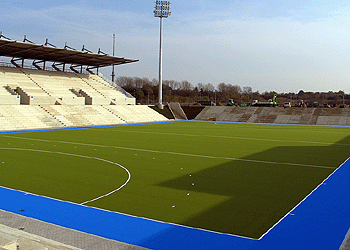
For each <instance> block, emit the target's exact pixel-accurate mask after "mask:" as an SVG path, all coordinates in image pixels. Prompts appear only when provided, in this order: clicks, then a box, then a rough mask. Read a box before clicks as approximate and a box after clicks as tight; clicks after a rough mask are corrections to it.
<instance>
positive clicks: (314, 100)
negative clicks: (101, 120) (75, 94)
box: [116, 76, 350, 107]
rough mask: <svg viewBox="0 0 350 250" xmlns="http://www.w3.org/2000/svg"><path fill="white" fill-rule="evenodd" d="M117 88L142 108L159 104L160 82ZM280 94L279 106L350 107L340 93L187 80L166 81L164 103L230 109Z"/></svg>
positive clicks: (134, 81) (136, 80)
mask: <svg viewBox="0 0 350 250" xmlns="http://www.w3.org/2000/svg"><path fill="white" fill-rule="evenodd" d="M116 84H117V85H118V86H120V87H122V88H123V89H125V90H126V91H127V92H129V93H130V94H131V95H133V96H134V97H135V98H136V102H137V103H140V104H154V103H157V102H158V91H159V90H158V80H157V79H152V80H150V79H148V78H146V77H144V78H140V77H126V76H120V77H118V78H117V79H116ZM275 94H277V96H278V99H277V100H278V103H280V104H282V103H284V102H291V103H292V105H293V106H294V105H296V104H297V102H298V101H299V100H303V101H304V102H305V103H306V104H307V105H308V106H316V105H317V106H324V105H327V106H330V107H335V106H339V105H342V104H343V103H344V104H346V105H349V104H350V95H349V94H345V93H344V92H343V91H338V92H332V91H329V92H304V91H303V90H300V91H299V92H298V93H297V94H296V93H277V92H275V91H265V92H262V93H259V91H253V89H252V88H251V87H249V86H244V87H241V86H239V85H234V84H230V83H220V84H218V85H217V86H216V87H215V86H214V85H213V84H211V83H206V84H204V83H197V84H195V85H194V84H192V83H190V82H188V81H186V80H184V81H174V80H164V81H163V102H180V103H181V104H183V105H186V104H194V103H197V102H198V101H212V102H214V103H216V104H217V105H226V104H227V103H228V102H229V100H233V101H234V102H235V103H249V102H252V101H253V100H259V101H267V100H269V99H271V98H272V97H273V95H275Z"/></svg>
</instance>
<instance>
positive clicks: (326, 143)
mask: <svg viewBox="0 0 350 250" xmlns="http://www.w3.org/2000/svg"><path fill="white" fill-rule="evenodd" d="M113 131H122V132H123V133H124V132H128V133H140V134H155V135H173V136H174V135H176V136H192V137H209V138H223V139H236V140H237V139H238V140H251V141H269V142H290V143H309V144H321V145H342V146H350V144H346V143H332V142H316V141H286V140H278V139H263V138H249V137H239V136H223V135H193V134H176V133H161V132H148V131H134V130H119V129H114V130H113Z"/></svg>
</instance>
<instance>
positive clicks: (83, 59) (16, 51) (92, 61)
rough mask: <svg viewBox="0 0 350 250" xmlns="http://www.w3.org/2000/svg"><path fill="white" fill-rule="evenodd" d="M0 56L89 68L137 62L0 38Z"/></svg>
mask: <svg viewBox="0 0 350 250" xmlns="http://www.w3.org/2000/svg"><path fill="white" fill-rule="evenodd" d="M0 56H6V57H13V58H20V59H30V60H40V61H44V62H57V63H65V64H75V65H86V66H89V67H94V68H95V67H96V68H99V67H106V66H110V65H120V64H126V63H132V62H137V61H138V60H133V59H125V58H121V57H116V56H110V55H107V54H104V53H102V54H100V53H99V54H95V53H92V52H91V51H88V50H85V51H78V50H74V49H72V48H69V47H68V46H65V48H57V47H54V46H48V45H38V44H34V43H26V42H18V41H14V40H10V39H1V37H0Z"/></svg>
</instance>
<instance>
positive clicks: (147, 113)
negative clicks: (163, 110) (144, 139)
mask: <svg viewBox="0 0 350 250" xmlns="http://www.w3.org/2000/svg"><path fill="white" fill-rule="evenodd" d="M105 107H106V108H107V109H108V110H110V111H111V112H113V113H114V114H116V115H118V116H119V117H121V118H122V119H123V120H125V121H126V122H127V123H139V122H140V123H141V122H157V121H167V120H168V119H167V118H166V117H164V116H163V115H161V114H159V113H158V112H157V111H154V110H153V109H151V108H149V107H148V106H143V105H110V106H105Z"/></svg>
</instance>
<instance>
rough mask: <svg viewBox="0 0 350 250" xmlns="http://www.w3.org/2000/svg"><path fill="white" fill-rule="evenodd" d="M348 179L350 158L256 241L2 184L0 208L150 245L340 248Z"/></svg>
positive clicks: (348, 211)
mask: <svg viewBox="0 0 350 250" xmlns="http://www.w3.org/2000/svg"><path fill="white" fill-rule="evenodd" d="M150 124H151V123H150ZM152 124H154V123H152ZM133 125H135V124H133ZM142 125H145V124H142ZM103 127H104V126H103ZM95 128H96V127H95ZM75 129H81V128H75ZM52 130H53V129H52ZM35 131H36V132H37V131H38V130H35ZM41 131H42V130H41ZM46 131H47V130H46ZM16 132H17V131H16ZM18 132H19V131H18ZM18 132H17V133H18ZM21 132H22V133H23V132H29V131H21ZM30 132H34V131H30ZM5 133H6V134H8V133H11V132H5ZM12 133H15V132H12ZM2 134H4V133H2ZM349 180H350V158H349V159H348V160H347V161H346V162H345V163H343V164H342V165H341V166H340V167H339V168H338V169H337V170H336V171H335V172H334V173H333V174H332V175H330V176H329V177H328V178H327V179H326V180H325V181H324V182H323V183H321V184H320V185H319V186H318V188H317V189H316V190H314V192H313V193H312V194H311V195H309V196H308V197H307V198H306V199H305V200H304V201H303V202H301V203H300V204H299V205H298V206H297V207H295V208H294V209H293V210H292V211H291V212H290V213H289V214H288V215H286V216H285V217H284V218H283V219H282V220H281V221H280V222H279V223H278V224H277V225H276V226H275V227H273V228H272V229H271V230H270V231H269V232H268V233H267V234H266V235H264V237H262V238H261V239H259V240H255V239H247V238H242V237H239V236H233V235H226V234H220V233H215V232H209V231H204V230H200V229H193V228H187V227H183V226H180V225H173V224H168V223H163V222H158V221H153V220H148V219H145V218H138V217H133V216H129V215H125V214H120V213H116V212H110V211H105V210H101V209H97V208H91V207H86V206H82V205H78V204H74V203H69V202H64V201H59V200H55V199H51V198H47V197H42V196H37V195H33V194H28V193H26V192H22V191H16V190H11V189H7V188H4V187H0V201H1V202H0V209H2V210H5V211H8V212H13V213H16V214H20V215H23V216H26V217H30V218H34V219H38V220H41V221H45V222H48V223H52V224H56V225H60V226H63V227H66V228H71V229H74V230H78V231H82V232H85V233H89V234H93V235H98V236H101V237H105V238H108V239H113V240H117V241H121V242H125V243H128V244H132V245H137V246H141V247H145V248H150V249H169V250H174V249H242V250H243V249H245V250H253V249H254V250H255V249H259V250H265V249H266V250H267V249H287V250H288V249H291V250H292V249H293V250H295V249H319V250H322V249H324V250H331V249H339V247H340V245H341V244H342V242H343V240H344V237H345V235H346V233H347V231H348V230H349V227H350V195H349V190H350V181H349ZM4 201H5V202H4ZM20 211H23V212H20Z"/></svg>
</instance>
